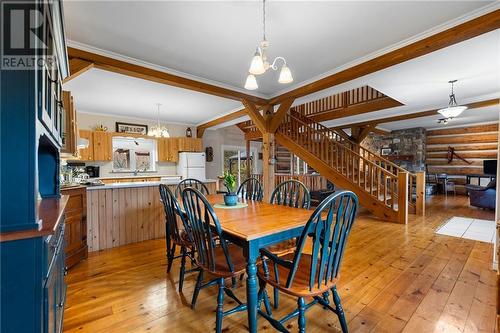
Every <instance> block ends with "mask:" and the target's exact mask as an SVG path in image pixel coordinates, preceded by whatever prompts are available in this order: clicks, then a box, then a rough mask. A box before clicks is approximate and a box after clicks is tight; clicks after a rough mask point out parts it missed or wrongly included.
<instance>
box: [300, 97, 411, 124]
mask: <svg viewBox="0 0 500 333" xmlns="http://www.w3.org/2000/svg"><path fill="white" fill-rule="evenodd" d="M401 105H403V103H400V102H398V101H396V100H395V99H392V98H390V97H384V98H380V99H376V100H373V101H369V102H365V103H360V104H356V105H351V106H348V107H346V108H344V109H335V110H329V111H325V112H321V113H319V114H316V115H313V116H311V117H310V118H311V119H312V120H314V121H317V122H322V121H328V120H334V119H339V118H344V117H350V116H355V115H359V114H364V113H370V112H374V111H379V110H384V109H390V108H393V107H396V106H401Z"/></svg>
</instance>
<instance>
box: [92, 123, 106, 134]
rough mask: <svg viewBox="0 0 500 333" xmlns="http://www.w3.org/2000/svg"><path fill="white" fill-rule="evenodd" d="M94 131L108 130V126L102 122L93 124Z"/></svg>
mask: <svg viewBox="0 0 500 333" xmlns="http://www.w3.org/2000/svg"><path fill="white" fill-rule="evenodd" d="M94 131H96V132H107V131H108V127H107V126H104V125H103V124H100V125H95V127H94Z"/></svg>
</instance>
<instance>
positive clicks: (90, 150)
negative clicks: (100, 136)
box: [78, 130, 94, 161]
mask: <svg viewBox="0 0 500 333" xmlns="http://www.w3.org/2000/svg"><path fill="white" fill-rule="evenodd" d="M79 135H80V138H82V139H87V140H89V146H88V147H87V148H83V149H80V150H79V152H78V154H79V155H80V159H81V160H82V161H93V160H94V136H93V132H92V131H87V130H80V131H79Z"/></svg>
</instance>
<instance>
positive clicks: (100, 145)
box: [94, 131, 113, 161]
mask: <svg viewBox="0 0 500 333" xmlns="http://www.w3.org/2000/svg"><path fill="white" fill-rule="evenodd" d="M112 150H113V134H112V133H108V132H102V131H96V132H94V161H111V160H112V158H113V155H112Z"/></svg>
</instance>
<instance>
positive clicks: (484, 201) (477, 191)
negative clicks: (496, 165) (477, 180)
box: [466, 180, 497, 209]
mask: <svg viewBox="0 0 500 333" xmlns="http://www.w3.org/2000/svg"><path fill="white" fill-rule="evenodd" d="M496 186H497V183H496V180H492V181H490V182H489V183H488V185H486V186H485V187H483V186H477V185H466V189H467V192H468V193H469V200H470V205H471V206H474V207H479V208H487V209H495V202H496Z"/></svg>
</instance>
